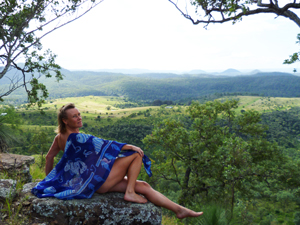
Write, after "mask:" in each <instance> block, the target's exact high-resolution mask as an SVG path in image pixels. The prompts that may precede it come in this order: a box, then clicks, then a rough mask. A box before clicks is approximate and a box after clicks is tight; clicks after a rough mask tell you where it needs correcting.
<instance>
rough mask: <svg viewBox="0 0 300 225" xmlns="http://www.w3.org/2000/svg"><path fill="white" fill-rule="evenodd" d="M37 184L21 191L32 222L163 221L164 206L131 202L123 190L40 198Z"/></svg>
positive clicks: (137, 223)
mask: <svg viewBox="0 0 300 225" xmlns="http://www.w3.org/2000/svg"><path fill="white" fill-rule="evenodd" d="M35 185H36V183H29V184H26V185H24V187H23V191H22V192H21V198H23V199H24V200H23V201H22V200H21V201H22V204H23V208H24V209H23V213H24V212H26V211H27V213H28V214H29V216H30V218H31V221H30V224H44V223H45V224H57V225H60V224H61V225H62V224H63V225H65V224H69V225H75V224H86V225H89V224H90V225H95V224H99V225H100V224H107V225H108V224H114V225H117V224H128V225H130V224H132V225H133V224H134V225H139V224H149V225H150V224H161V219H162V217H161V208H160V207H157V206H155V205H154V204H152V203H151V202H148V203H146V204H137V203H132V202H127V201H125V200H124V199H123V198H124V194H123V193H106V194H97V193H95V194H94V195H93V197H92V198H91V199H74V200H59V199H56V198H37V197H36V196H34V195H32V194H31V192H30V191H31V188H33V187H34V186H35ZM19 204H20V203H19Z"/></svg>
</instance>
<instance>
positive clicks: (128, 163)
mask: <svg viewBox="0 0 300 225" xmlns="http://www.w3.org/2000/svg"><path fill="white" fill-rule="evenodd" d="M58 124H59V126H58V130H57V132H58V134H57V136H56V137H55V139H54V141H53V144H52V146H51V148H50V150H49V152H48V154H47V156H46V169H45V170H46V175H47V177H46V178H45V180H44V181H42V182H40V183H39V184H38V185H37V186H36V187H35V188H33V189H32V193H34V194H36V195H37V196H39V197H48V196H55V197H58V198H62V199H71V198H72V197H74V193H75V192H76V193H78V192H81V191H82V189H83V188H82V187H83V186H84V187H85V190H88V191H89V192H85V194H81V195H80V196H79V195H78V196H75V197H76V198H89V197H91V196H92V194H93V193H94V192H97V193H106V192H123V193H125V195H124V199H125V200H126V201H130V202H136V203H146V202H147V201H148V200H149V201H150V202H152V203H154V204H155V205H157V206H161V207H164V208H166V209H169V210H171V211H173V212H174V213H175V214H176V216H177V217H178V218H180V219H182V218H185V217H197V216H200V215H202V212H195V211H192V210H190V209H187V208H185V207H182V206H180V205H178V204H176V203H174V202H172V201H171V200H169V199H168V198H167V197H165V196H164V195H162V194H161V193H159V192H158V191H155V190H154V189H153V188H151V186H150V185H149V184H148V183H146V182H144V181H138V180H136V179H137V177H138V175H139V173H140V169H141V165H142V162H143V159H145V158H146V156H145V155H144V152H143V150H142V149H141V148H139V147H136V146H134V145H129V144H123V143H118V142H111V141H110V142H109V144H107V145H106V147H105V148H106V149H105V151H106V153H100V150H99V152H97V150H96V151H95V150H94V151H89V148H90V147H89V146H90V145H93V144H86V143H88V142H91V143H97V144H96V145H99V143H100V146H101V149H102V150H103V146H104V145H105V144H106V143H104V141H103V140H102V139H99V138H96V137H93V136H91V135H85V134H80V132H79V128H80V127H82V118H81V115H80V112H79V110H78V109H77V108H76V107H75V105H74V104H72V103H69V104H67V105H65V106H63V107H62V108H61V109H60V111H59V113H58ZM72 138H73V139H74V140H73V139H72ZM74 143H78V144H79V145H80V146H75V145H74ZM82 143H83V144H82ZM66 145H67V146H66ZM94 146H95V144H94ZM107 146H109V147H107ZM109 148H111V149H109ZM68 149H71V150H68ZM60 150H62V151H65V152H64V156H63V158H62V160H61V161H60V162H59V163H58V164H57V166H56V167H55V168H54V169H53V162H54V157H55V156H56V155H57V154H58V152H59V151H60ZM102 150H101V151H102ZM120 150H122V151H124V150H131V151H128V152H129V154H127V156H126V157H121V155H120V154H119V155H116V154H117V153H119V151H120ZM114 151H115V152H117V153H114ZM77 152H78V154H82V157H83V158H84V160H85V161H86V162H83V161H82V160H81V158H79V156H75V155H76V154H77ZM107 152H109V153H110V154H108V153H107ZM133 153H138V154H133ZM104 154H105V157H106V158H105V157H104V158H103V157H102V158H101V157H99V160H98V161H97V158H96V157H98V156H99V155H104ZM114 155H115V156H116V157H114ZM72 157H74V158H75V159H73V161H72V160H71V158H72ZM76 157H77V158H76ZM100 158H101V160H100ZM89 159H91V160H94V161H97V163H94V162H93V165H92V166H91V167H87V166H86V164H89V162H88V161H89ZM146 159H147V158H146ZM144 163H145V161H144ZM90 164H91V163H90ZM94 164H95V166H94ZM101 165H102V168H103V169H99V168H100V167H101ZM109 166H110V167H109ZM96 167H97V168H98V169H97V168H96ZM90 168H95V169H94V170H92V169H90ZM102 171H105V172H104V173H102ZM68 173H70V174H72V179H69V180H67V181H63V180H64V179H65V178H64V177H63V176H65V174H68ZM97 173H99V174H100V173H101V174H100V175H96V174H97ZM90 174H92V175H90ZM148 174H149V173H148ZM126 175H127V176H126ZM84 176H87V178H86V180H88V181H89V182H86V181H85V180H83V179H82V177H84ZM91 177H93V178H94V179H92V178H91ZM91 181H94V183H91ZM43 182H44V183H43ZM51 182H52V183H51ZM55 182H56V183H55ZM95 182H97V184H96V183H95ZM101 182H102V183H101ZM59 183H61V184H62V185H58V184H59ZM100 185H101V186H100ZM58 186H62V187H63V188H64V189H60V188H61V187H58ZM98 186H99V188H98ZM70 187H72V189H70ZM95 188H96V189H95ZM69 189H70V190H69ZM59 190H60V193H59V194H57V192H59ZM39 191H40V192H41V191H42V192H43V193H38V192H39ZM82 193H83V192H82ZM137 193H139V194H142V195H143V196H144V197H143V196H141V195H139V194H137ZM66 196H67V197H66Z"/></svg>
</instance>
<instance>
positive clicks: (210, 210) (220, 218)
mask: <svg viewBox="0 0 300 225" xmlns="http://www.w3.org/2000/svg"><path fill="white" fill-rule="evenodd" d="M201 210H202V211H203V212H204V214H203V215H202V216H201V217H198V218H197V223H196V224H197V225H228V224H229V222H230V221H229V215H228V212H227V210H226V209H224V208H223V207H222V206H220V205H218V204H209V205H206V206H204V207H202V208H201Z"/></svg>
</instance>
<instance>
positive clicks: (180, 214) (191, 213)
mask: <svg viewBox="0 0 300 225" xmlns="http://www.w3.org/2000/svg"><path fill="white" fill-rule="evenodd" d="M202 214H203V212H195V211H193V210H190V209H187V208H185V207H181V208H180V210H179V212H177V213H176V216H177V218H178V219H183V218H186V217H198V216H201V215H202Z"/></svg>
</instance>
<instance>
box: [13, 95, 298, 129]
mask: <svg viewBox="0 0 300 225" xmlns="http://www.w3.org/2000/svg"><path fill="white" fill-rule="evenodd" d="M226 99H237V100H239V107H238V108H237V109H236V112H240V111H241V110H250V109H253V110H256V111H259V112H261V113H264V112H270V111H273V110H285V109H290V108H291V107H296V106H300V98H279V97H276V98H274V97H259V96H231V97H225V98H221V99H220V100H226ZM70 102H72V103H74V104H75V105H76V107H77V108H78V109H79V110H80V111H81V114H82V116H83V117H84V120H85V121H87V122H88V123H89V124H90V123H94V122H95V119H96V118H97V117H99V116H100V117H101V119H107V118H110V119H111V120H113V121H114V120H117V119H120V118H121V117H128V116H130V115H131V114H133V113H136V114H139V115H136V116H135V117H133V118H132V119H141V118H144V115H143V114H142V113H144V112H145V111H146V110H150V111H151V115H159V110H160V107H159V106H145V107H135V108H117V107H115V106H114V105H116V104H124V103H128V104H130V103H132V102H128V101H126V100H125V99H124V98H121V97H115V96H85V97H70V98H60V99H55V100H51V101H48V102H47V103H46V104H45V105H43V108H44V109H45V111H52V112H55V111H57V110H58V109H59V108H60V107H61V106H62V105H65V104H67V103H70ZM132 104H134V103H132ZM108 106H109V107H110V109H109V110H108ZM177 109H178V107H177V106H174V107H173V108H172V109H166V110H168V111H169V112H170V114H174V113H175V111H176V110H177ZM185 109H186V106H181V113H185V111H186V110H185ZM34 110H37V109H36V108H34V107H32V108H29V110H28V111H27V110H26V111H27V112H29V111H34ZM18 111H19V112H24V111H25V108H22V107H20V108H19V109H18ZM102 123H105V121H103V120H102ZM25 127H26V128H27V129H31V130H37V129H39V128H40V126H34V125H32V126H25V125H24V127H22V128H23V129H25ZM43 127H44V126H43ZM54 127H55V126H49V129H52V128H54Z"/></svg>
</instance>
